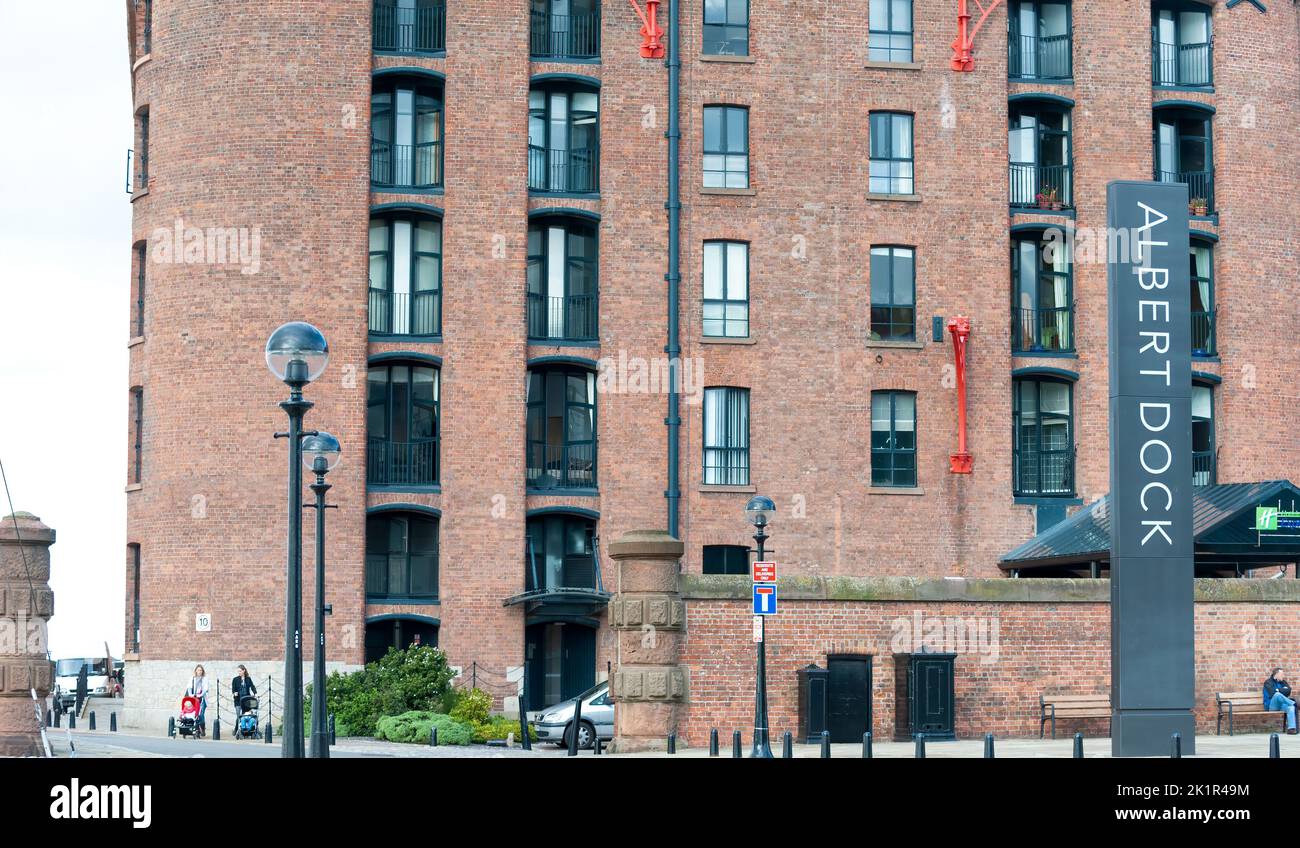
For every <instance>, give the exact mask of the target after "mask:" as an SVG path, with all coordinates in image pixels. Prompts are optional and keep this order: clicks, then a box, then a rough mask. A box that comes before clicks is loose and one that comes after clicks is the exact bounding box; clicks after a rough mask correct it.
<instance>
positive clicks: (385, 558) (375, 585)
mask: <svg viewBox="0 0 1300 848" xmlns="http://www.w3.org/2000/svg"><path fill="white" fill-rule="evenodd" d="M397 562H398V567H397V568H396V569H394V567H393V566H394V562H393V560H392V559H391V558H390V557H389V555H388V554H367V555H366V599H367V600H370V601H407V600H420V601H427V600H437V599H438V553H437V551H436V550H435V551H432V552H429V553H423V554H415V553H412V554H401V555H399V557H398V560H397ZM395 584H396V585H395Z"/></svg>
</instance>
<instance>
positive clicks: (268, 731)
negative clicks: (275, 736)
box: [263, 721, 271, 745]
mask: <svg viewBox="0 0 1300 848" xmlns="http://www.w3.org/2000/svg"><path fill="white" fill-rule="evenodd" d="M263 741H264V742H266V744H268V745H270V744H271V722H269V721H268V722H267V723H266V735H265V736H264V737H263Z"/></svg>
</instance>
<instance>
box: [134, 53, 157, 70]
mask: <svg viewBox="0 0 1300 848" xmlns="http://www.w3.org/2000/svg"><path fill="white" fill-rule="evenodd" d="M152 58H153V52H152V51H151V52H149V53H146V54H144V55H143V56H141V57H140V58H139V59H136V60H135V64H134V65H132V66H131V73H135V72H136V71H138V70H140V68H141V67H142V66H144V65H145V64H147V63H148V61H149V60H150V59H152Z"/></svg>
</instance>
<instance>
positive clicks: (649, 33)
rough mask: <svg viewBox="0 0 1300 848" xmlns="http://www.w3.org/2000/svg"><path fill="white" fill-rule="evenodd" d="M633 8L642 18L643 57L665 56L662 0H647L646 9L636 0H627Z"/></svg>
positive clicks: (656, 57) (657, 57)
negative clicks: (661, 21) (660, 18)
mask: <svg viewBox="0 0 1300 848" xmlns="http://www.w3.org/2000/svg"><path fill="white" fill-rule="evenodd" d="M627 1H628V2H629V3H631V4H632V10H633V11H635V12H636V16H637V17H638V18H640V19H641V58H642V59H662V58H663V57H664V43H663V37H664V29H663V27H661V26H659V20H658V15H659V3H660V2H661V0H645V11H642V10H641V7H640V6H638V5H637V4H636V0H627Z"/></svg>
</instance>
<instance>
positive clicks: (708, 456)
mask: <svg viewBox="0 0 1300 848" xmlns="http://www.w3.org/2000/svg"><path fill="white" fill-rule="evenodd" d="M704 484H705V485H706V486H748V485H749V448H711V447H705V448H704Z"/></svg>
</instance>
